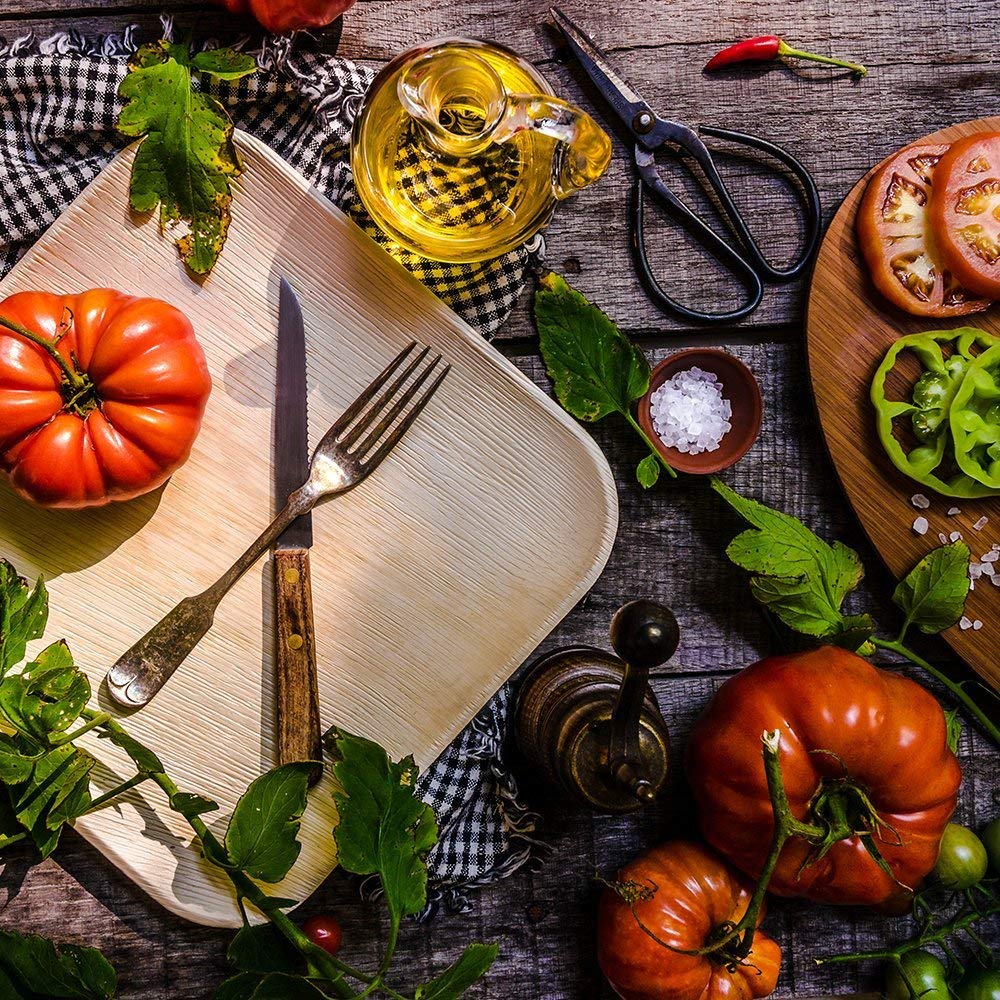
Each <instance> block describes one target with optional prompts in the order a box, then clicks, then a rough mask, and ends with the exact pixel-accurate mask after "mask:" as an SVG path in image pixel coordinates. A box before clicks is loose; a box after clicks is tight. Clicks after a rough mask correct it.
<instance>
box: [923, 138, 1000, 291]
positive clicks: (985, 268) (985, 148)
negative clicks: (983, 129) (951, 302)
mask: <svg viewBox="0 0 1000 1000" xmlns="http://www.w3.org/2000/svg"><path fill="white" fill-rule="evenodd" d="M929 214H930V224H931V229H932V230H933V233H934V238H935V243H936V245H937V247H938V249H939V250H940V253H941V257H942V259H943V261H944V263H945V264H947V265H948V267H949V268H950V269H951V271H952V273H953V274H954V275H955V278H956V279H957V280H958V281H960V282H961V283H962V284H963V285H965V287H966V288H969V289H971V290H972V291H973V292H975V293H977V294H978V295H984V296H987V297H988V298H991V299H996V298H1000V132H987V133H980V134H979V135H970V136H969V137H968V138H966V139H960V140H959V141H958V142H956V143H954V144H953V145H952V147H951V149H949V150H948V152H947V153H945V154H944V155H943V156H942V157H941V160H940V162H939V163H938V165H937V168H936V169H935V173H934V191H933V193H932V194H931V202H930V213H929Z"/></svg>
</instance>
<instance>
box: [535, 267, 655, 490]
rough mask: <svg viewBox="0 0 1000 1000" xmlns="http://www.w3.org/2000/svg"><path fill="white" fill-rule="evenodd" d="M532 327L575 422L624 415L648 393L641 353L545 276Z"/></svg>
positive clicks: (555, 280)
mask: <svg viewBox="0 0 1000 1000" xmlns="http://www.w3.org/2000/svg"><path fill="white" fill-rule="evenodd" d="M535 321H536V323H537V324H538V336H539V341H540V347H541V352H542V358H543V360H544V361H545V367H546V369H547V370H548V373H549V377H550V378H551V379H552V382H553V385H554V387H555V393H556V398H557V399H558V400H559V402H560V403H561V404H562V406H563V407H564V408H565V409H566V410H568V411H569V412H570V413H571V414H572V415H573V416H574V417H576V418H577V419H578V420H584V421H588V422H589V421H594V420H600V419H601V418H602V417H606V416H607V415H608V414H609V413H615V412H617V413H622V414H627V413H628V412H629V407H630V406H631V403H632V401H633V400H634V399H638V398H639V397H640V396H642V395H643V394H644V393H645V392H646V390H647V389H648V388H649V362H648V361H646V358H645V355H643V353H642V351H640V350H639V349H638V348H637V347H635V346H633V345H632V343H631V342H630V341H629V340H628V338H627V337H625V335H624V334H623V333H622V332H621V331H620V330H619V329H618V327H617V326H615V324H614V323H612V322H611V320H610V319H608V317H607V316H606V315H605V314H604V313H603V312H601V310H600V309H598V308H597V306H595V305H592V304H591V303H590V302H588V301H587V299H586V298H584V296H582V295H581V294H580V293H579V292H578V291H576V290H575V289H573V288H571V287H570V286H569V285H568V284H567V283H566V282H565V280H563V279H562V278H561V277H559V275H557V274H553V273H552V272H549V273H548V274H546V275H545V277H543V278H542V280H541V287H540V288H539V289H538V291H537V292H536V293H535ZM640 482H641V480H640Z"/></svg>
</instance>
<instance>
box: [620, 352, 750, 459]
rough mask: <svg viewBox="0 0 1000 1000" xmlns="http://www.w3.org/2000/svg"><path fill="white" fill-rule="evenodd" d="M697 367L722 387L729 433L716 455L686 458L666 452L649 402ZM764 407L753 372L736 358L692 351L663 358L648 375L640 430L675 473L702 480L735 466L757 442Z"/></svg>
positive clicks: (640, 401) (641, 407)
mask: <svg viewBox="0 0 1000 1000" xmlns="http://www.w3.org/2000/svg"><path fill="white" fill-rule="evenodd" d="M694 367H698V368H701V369H702V371H706V372H715V374H716V377H717V378H718V380H719V381H720V382H721V383H722V395H723V396H724V397H725V398H726V399H728V400H729V401H730V403H732V407H733V416H732V420H731V423H732V425H733V427H732V430H731V431H729V433H728V434H726V436H725V437H724V438H723V439H722V442H721V443H720V444H719V447H718V448H716V449H715V451H703V452H700V453H699V454H697V455H685V454H684V453H683V452H680V451H678V450H677V449H676V448H668V447H667V446H666V445H665V444H664V443H663V442H662V441H661V440H660V436H659V435H658V434H657V433H656V430H655V428H654V427H653V418H652V416H651V415H650V412H649V401H650V397H651V396H652V394H653V392H654V391H655V390H656V389H658V388H659V387H660V386H661V385H663V383H664V382H666V381H667V379H669V378H672V377H673V376H674V375H676V374H677V372H679V371H686V370H687V369H688V368H694ZM763 413H764V404H763V401H762V400H761V398H760V386H758V385H757V380H756V379H755V378H754V377H753V372H751V371H750V369H749V368H747V366H746V365H745V364H743V362H742V361H740V360H739V358H734V357H733V356H732V355H731V354H729V353H728V352H726V351H720V350H717V349H715V348H704V349H703V348H697V347H695V348H691V349H690V350H687V351H679V352H678V353H677V354H671V355H670V357H669V358H664V359H663V361H661V362H660V363H659V364H658V365H657V366H656V367H655V368H654V369H653V371H652V372H651V374H650V379H649V392H647V393H646V395H645V396H643V397H642V399H640V400H639V426H640V427H642V429H643V430H644V431H645V432H646V435H647V436H648V437H649V440H650V441H652V442H653V444H654V445H655V446H656V450H657V451H658V452H659V453H660V454H661V455H662V456H663V457H664V459H665V460H666V461H667V462H669V463H670V465H671V466H673V468H675V469H676V470H677V471H678V472H690V473H693V474H695V475H701V476H705V475H708V474H710V473H713V472H721V471H722V470H723V469H728V468H729V466H731V465H733V464H734V463H736V462H738V461H739V460H740V459H741V458H742V457H743V456H744V455H745V454H746V453H747V451H749V449H750V445H752V444H753V443H754V441H756V440H757V435H758V434H759V433H760V421H761V417H762V416H763Z"/></svg>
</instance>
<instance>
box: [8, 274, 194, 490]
mask: <svg viewBox="0 0 1000 1000" xmlns="http://www.w3.org/2000/svg"><path fill="white" fill-rule="evenodd" d="M11 326H16V327H18V328H19V332H17V331H15V330H13V329H11ZM211 389H212V380H211V378H210V377H209V374H208V365H207V364H206V363H205V355H204V354H203V353H202V350H201V347H200V346H199V344H198V341H197V340H196V339H195V335H194V330H193V329H192V328H191V324H190V322H189V321H188V319H187V317H186V316H185V315H184V314H183V313H182V312H180V310H178V309H175V308H174V307H173V306H172V305H169V304H167V303H166V302H161V301H159V300H158V299H145V298H134V297H132V296H130V295H125V294H123V293H122V292H116V291H112V290H111V289H107V288H95V289H93V290H91V291H89V292H83V293H82V294H80V295H55V294H53V293H51V292H18V293H16V294H15V295H11V296H10V297H9V298H7V299H4V301H3V302H0V467H2V468H3V470H4V471H5V472H7V474H8V475H9V477H10V482H11V485H12V486H13V487H14V489H15V490H16V491H17V492H18V493H19V494H21V496H23V497H26V498H27V499H28V500H33V501H35V502H36V503H39V504H42V505H44V506H46V507H93V506H99V505H101V504H106V503H108V502H109V501H111V500H129V499H131V498H133V497H137V496H140V495H142V494H143V493H148V492H149V491H150V490H153V489H156V487H157V486H160V485H161V484H162V483H164V482H166V481H167V479H169V478H170V476H171V475H172V474H173V473H174V472H175V471H176V470H177V469H178V468H179V467H180V466H181V465H183V464H184V462H185V461H186V460H187V457H188V455H189V454H190V452H191V446H192V444H193V443H194V440H195V438H196V437H197V435H198V429H199V428H200V426H201V418H202V414H203V413H204V411H205V404H206V403H207V401H208V395H209V393H210V392H211Z"/></svg>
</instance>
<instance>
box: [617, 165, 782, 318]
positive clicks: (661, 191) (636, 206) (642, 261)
mask: <svg viewBox="0 0 1000 1000" xmlns="http://www.w3.org/2000/svg"><path fill="white" fill-rule="evenodd" d="M636 166H637V167H638V169H639V176H638V177H637V178H636V181H635V184H634V185H633V187H632V199H631V216H632V225H631V227H630V229H631V236H632V252H633V254H634V255H635V261H636V267H637V268H638V269H639V276H640V278H642V281H643V284H644V285H645V286H646V291H647V292H648V293H649V297H650V298H651V299H652V300H653V302H654V303H655V304H656V305H657V306H658V307H659V308H660V309H662V310H664V311H665V312H674V313H677V315H678V316H682V317H683V318H684V319H688V320H692V321H693V322H696V323H732V322H735V321H736V320H739V319H743V317H744V316H749V315H750V313H752V312H753V311H754V310H755V309H756V308H757V306H759V305H760V300H761V299H762V298H763V297H764V284H763V282H762V281H761V278H760V275H759V274H758V273H757V271H756V270H755V269H754V267H753V266H752V265H751V264H750V263H749V262H747V261H746V260H744V258H743V257H741V256H740V255H739V254H738V253H737V252H736V251H735V250H734V249H733V248H732V247H731V246H730V245H729V244H728V243H727V242H726V241H725V240H724V239H722V238H721V237H720V236H719V235H718V234H717V233H716V232H715V231H714V230H713V229H712V228H711V227H710V226H708V225H706V224H705V222H704V221H703V220H702V219H700V218H699V217H698V216H697V215H695V214H694V212H692V211H691V209H689V208H688V207H687V205H685V204H684V203H683V202H682V201H681V200H680V199H679V198H677V196H676V195H675V194H674V193H673V191H671V190H670V188H668V187H667V185H666V184H665V183H664V181H663V179H662V178H661V177H660V174H659V171H658V170H657V168H656V162H655V160H654V159H653V154H652V153H648V152H646V151H645V150H642V149H641V148H638V147H637V149H636ZM644 187H648V188H649V189H650V190H651V191H652V192H653V193H654V194H655V195H656V196H657V197H658V198H659V199H660V201H661V202H662V203H663V205H664V207H665V208H666V210H667V212H668V214H670V215H671V216H673V217H674V218H675V219H676V220H677V221H678V222H680V223H681V224H682V225H683V226H684V227H685V228H686V229H687V230H688V231H689V232H691V233H692V234H693V235H694V236H695V237H696V238H697V239H698V240H700V241H701V242H702V243H703V244H704V245H705V246H706V247H707V248H708V250H709V252H710V253H712V255H713V256H714V257H715V258H716V259H717V260H718V261H719V262H720V263H721V264H722V265H723V267H725V268H726V270H727V271H729V272H730V273H731V274H733V275H735V277H737V278H738V279H739V280H740V281H741V282H742V283H743V284H744V285H745V286H746V288H747V291H748V292H749V293H750V295H749V298H748V299H747V300H746V301H745V302H744V303H743V305H741V306H739V307H738V308H736V309H729V310H726V311H725V312H702V311H700V310H696V309H690V308H688V307H687V306H684V305H681V303H679V302H678V301H677V300H676V299H674V298H673V297H671V296H670V295H668V294H667V293H666V292H665V291H664V290H663V287H662V286H661V285H660V283H659V282H658V281H657V280H656V277H655V275H654V274H653V269H652V268H651V267H650V265H649V257H648V255H647V253H646V236H645V228H644V220H643V198H642V192H643V188H644Z"/></svg>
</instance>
